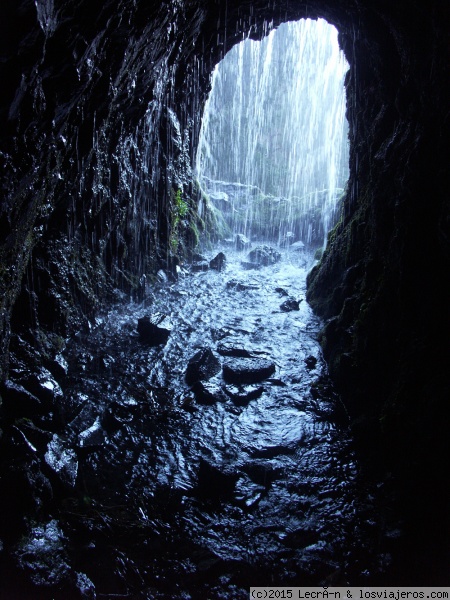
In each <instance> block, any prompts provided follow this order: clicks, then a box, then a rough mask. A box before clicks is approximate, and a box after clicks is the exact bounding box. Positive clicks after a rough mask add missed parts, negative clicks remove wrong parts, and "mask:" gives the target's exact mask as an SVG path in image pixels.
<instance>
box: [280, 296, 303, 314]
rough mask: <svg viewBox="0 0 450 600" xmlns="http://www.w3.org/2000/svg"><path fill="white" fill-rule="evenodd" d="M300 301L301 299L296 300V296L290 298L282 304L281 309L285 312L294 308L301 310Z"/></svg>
mask: <svg viewBox="0 0 450 600" xmlns="http://www.w3.org/2000/svg"><path fill="white" fill-rule="evenodd" d="M300 302H301V300H296V299H295V298H292V297H290V298H288V299H287V300H285V301H284V302H283V304H281V305H280V309H281V310H282V311H283V312H291V311H292V310H300Z"/></svg>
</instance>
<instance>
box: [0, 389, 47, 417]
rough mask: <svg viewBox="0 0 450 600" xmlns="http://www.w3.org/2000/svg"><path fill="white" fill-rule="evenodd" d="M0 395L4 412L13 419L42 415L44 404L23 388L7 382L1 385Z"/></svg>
mask: <svg viewBox="0 0 450 600" xmlns="http://www.w3.org/2000/svg"><path fill="white" fill-rule="evenodd" d="M0 393H1V396H2V399H3V409H4V411H5V412H6V413H7V414H9V415H11V416H13V417H30V416H32V415H35V414H42V412H43V406H42V402H41V401H40V400H39V398H37V397H36V396H35V395H34V394H31V393H30V392H29V391H27V390H26V389H25V388H24V387H23V386H21V385H19V384H18V383H14V382H13V381H11V380H7V381H5V382H4V383H2V384H1V387H0Z"/></svg>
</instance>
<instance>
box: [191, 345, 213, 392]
mask: <svg viewBox="0 0 450 600" xmlns="http://www.w3.org/2000/svg"><path fill="white" fill-rule="evenodd" d="M220 369H221V365H220V361H219V359H218V358H217V356H216V355H215V354H214V352H213V351H212V350H211V349H210V348H201V349H200V350H199V351H198V352H196V353H195V354H194V356H192V357H191V358H190V359H189V363H188V366H187V369H186V383H187V384H188V385H193V384H194V383H195V382H196V381H205V380H207V379H211V377H214V375H217V373H219V371H220Z"/></svg>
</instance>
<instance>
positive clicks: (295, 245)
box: [289, 241, 305, 251]
mask: <svg viewBox="0 0 450 600" xmlns="http://www.w3.org/2000/svg"><path fill="white" fill-rule="evenodd" d="M289 249H290V250H296V251H300V250H304V249H305V244H304V243H303V242H300V241H298V242H294V243H293V244H291V245H290V246H289Z"/></svg>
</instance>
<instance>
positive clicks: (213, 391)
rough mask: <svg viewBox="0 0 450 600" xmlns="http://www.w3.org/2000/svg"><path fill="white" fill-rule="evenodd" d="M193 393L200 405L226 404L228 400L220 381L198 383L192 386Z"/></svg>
mask: <svg viewBox="0 0 450 600" xmlns="http://www.w3.org/2000/svg"><path fill="white" fill-rule="evenodd" d="M192 391H193V392H194V394H195V399H196V400H197V402H199V403H200V404H215V403H216V402H225V401H226V399H227V396H226V395H225V393H224V391H223V389H222V386H221V385H220V383H219V382H218V381H211V380H210V381H196V382H195V383H194V385H193V386H192Z"/></svg>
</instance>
